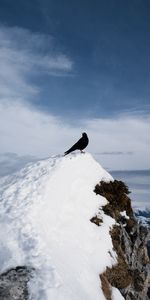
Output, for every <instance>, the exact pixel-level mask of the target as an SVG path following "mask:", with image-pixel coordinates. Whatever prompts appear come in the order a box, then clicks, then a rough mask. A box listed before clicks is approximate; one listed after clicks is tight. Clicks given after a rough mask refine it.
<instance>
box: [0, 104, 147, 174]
mask: <svg viewBox="0 0 150 300" xmlns="http://www.w3.org/2000/svg"><path fill="white" fill-rule="evenodd" d="M149 127H150V119H149V118H145V119H142V118H141V119H138V118H136V117H134V118H131V117H119V118H117V119H95V120H84V121H83V122H82V124H80V125H79V126H78V127H77V126H71V125H69V124H68V123H67V122H65V121H63V120H61V119H60V118H58V117H55V116H53V115H50V114H45V113H43V112H40V111H37V110H36V109H35V108H34V107H33V106H30V105H29V104H28V105H26V104H25V103H20V102H8V103H6V102H5V103H1V104H0V128H1V129H0V135H1V148H0V153H5V152H14V153H17V154H18V155H33V156H37V157H47V156H50V155H56V154H63V153H64V151H65V150H67V148H68V147H70V146H71V145H72V144H73V143H74V142H76V140H77V139H78V138H79V137H80V134H81V132H83V131H87V133H88V135H89V138H90V144H89V146H88V151H90V152H91V153H92V154H93V155H94V156H95V157H96V158H97V160H99V161H100V163H101V164H102V165H103V166H104V167H107V168H109V169H126V170H127V169H148V168H150V161H149V145H150V137H149V135H148V132H149ZM116 151H118V152H123V153H126V154H128V153H130V152H132V155H114V154H113V153H115V152H116ZM105 152H106V153H107V154H106V155H99V154H98V153H105ZM108 152H110V155H109V153H108ZM96 153H97V154H96Z"/></svg>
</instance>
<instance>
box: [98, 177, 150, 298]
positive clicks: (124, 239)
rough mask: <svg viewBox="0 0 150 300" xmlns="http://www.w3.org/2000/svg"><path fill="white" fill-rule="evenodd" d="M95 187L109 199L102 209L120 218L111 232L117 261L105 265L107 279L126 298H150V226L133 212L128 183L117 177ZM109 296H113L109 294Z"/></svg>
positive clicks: (115, 217)
mask: <svg viewBox="0 0 150 300" xmlns="http://www.w3.org/2000/svg"><path fill="white" fill-rule="evenodd" d="M94 191H95V193H96V194H99V195H102V196H104V197H105V198H106V199H107V200H108V201H109V202H108V204H106V206H104V207H103V210H104V212H105V213H106V214H108V215H110V216H111V217H113V218H114V219H115V220H116V222H117V224H116V225H115V226H114V227H113V229H112V230H111V232H110V233H111V237H112V243H113V247H114V250H115V251H116V253H117V255H118V263H117V265H115V266H113V267H112V268H107V269H106V271H105V272H104V273H103V275H104V276H105V280H106V278H107V280H108V282H109V284H110V285H111V286H114V287H116V288H118V289H119V290H120V292H121V293H122V295H123V297H124V298H125V299H126V300H148V299H150V290H149V287H150V261H149V257H148V251H147V242H148V239H149V238H150V236H149V232H148V229H147V228H146V227H144V226H142V225H141V224H139V223H138V221H137V220H136V218H135V216H134V213H133V210H132V207H131V201H130V198H129V197H128V194H129V191H128V188H127V186H126V185H125V184H124V183H123V182H122V181H117V180H115V181H114V182H110V183H106V182H100V184H98V185H96V187H95V190H94ZM123 211H126V213H127V216H128V218H126V217H124V216H122V214H121V212H123ZM100 277H101V276H100ZM109 289H110V286H109ZM105 294H106V292H105ZM106 299H110V296H109V297H108V298H106Z"/></svg>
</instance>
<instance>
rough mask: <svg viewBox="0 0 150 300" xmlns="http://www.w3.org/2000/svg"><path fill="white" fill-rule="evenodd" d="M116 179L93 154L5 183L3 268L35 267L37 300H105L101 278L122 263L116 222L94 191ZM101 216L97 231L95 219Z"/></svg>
mask: <svg viewBox="0 0 150 300" xmlns="http://www.w3.org/2000/svg"><path fill="white" fill-rule="evenodd" d="M101 180H104V181H110V180H113V178H112V177H111V176H110V175H109V174H108V173H107V172H106V171H105V170H104V169H103V168H102V167H101V166H100V165H99V164H98V163H97V162H96V161H95V160H94V159H93V158H92V156H91V155H90V154H74V155H73V154H71V155H70V156H66V157H53V158H49V159H46V160H42V161H39V162H37V163H34V164H30V165H28V166H27V167H26V168H24V169H22V170H21V171H20V172H18V173H16V174H14V175H13V176H8V177H5V178H3V179H1V181H0V221H1V228H3V230H2V232H1V234H0V243H1V246H0V253H1V255H0V257H1V258H0V268H1V272H4V271H6V270H7V269H9V268H11V267H16V266H18V265H26V266H31V267H33V268H34V270H35V276H34V277H33V279H32V280H31V282H30V283H29V287H30V296H31V298H33V299H34V300H38V299H42V300H44V299H46V300H83V299H86V300H93V299H94V300H100V299H101V300H103V299H105V297H104V295H103V292H102V290H101V288H100V279H99V274H100V273H102V272H103V271H104V270H105V268H106V266H112V264H114V263H115V262H116V254H115V252H114V251H113V246H112V241H111V237H110V235H109V231H110V228H111V226H112V225H113V224H114V223H115V221H114V220H113V219H112V218H111V217H109V216H107V215H105V214H104V212H103V211H102V210H101V207H102V206H103V205H105V204H106V203H107V200H106V199H105V198H104V197H102V196H99V195H96V194H95V193H94V192H93V190H94V187H95V185H96V184H97V183H98V182H99V181H101ZM96 214H99V215H100V216H101V218H102V220H103V223H102V224H101V226H99V227H98V226H96V225H95V224H93V223H91V222H90V219H91V218H92V217H93V216H94V215H96Z"/></svg>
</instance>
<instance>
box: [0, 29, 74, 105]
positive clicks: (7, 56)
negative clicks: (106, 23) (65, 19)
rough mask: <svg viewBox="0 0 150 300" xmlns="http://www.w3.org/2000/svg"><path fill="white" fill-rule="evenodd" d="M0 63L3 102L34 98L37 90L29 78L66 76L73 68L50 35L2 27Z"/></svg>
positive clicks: (0, 89)
mask: <svg viewBox="0 0 150 300" xmlns="http://www.w3.org/2000/svg"><path fill="white" fill-rule="evenodd" d="M0 64H1V67H0V97H1V99H2V98H7V100H8V99H12V98H13V99H16V98H26V100H27V98H30V97H33V96H35V95H36V94H37V93H38V92H39V88H38V87H37V86H36V85H34V84H33V83H31V82H32V80H31V79H32V76H33V75H34V76H35V75H38V74H39V73H40V72H44V73H46V74H47V75H51V76H62V75H65V74H67V75H68V73H69V74H70V72H71V71H72V68H73V62H72V60H71V59H70V58H69V57H68V56H67V55H65V53H62V52H61V51H60V50H58V49H57V47H56V46H55V42H54V39H53V38H52V37H51V36H49V35H44V34H39V33H33V32H31V31H29V30H27V29H22V28H18V27H12V28H10V27H5V26H0Z"/></svg>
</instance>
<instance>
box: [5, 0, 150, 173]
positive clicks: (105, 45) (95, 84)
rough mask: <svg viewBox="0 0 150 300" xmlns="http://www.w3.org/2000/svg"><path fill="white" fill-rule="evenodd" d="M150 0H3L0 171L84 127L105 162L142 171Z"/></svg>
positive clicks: (147, 139)
mask: <svg viewBox="0 0 150 300" xmlns="http://www.w3.org/2000/svg"><path fill="white" fill-rule="evenodd" d="M149 15H150V2H149V1H148V0H126V1H123V0H108V1H104V0H103V1H102V0H94V1H92V0H88V1H87V0H86V1H85V0H82V1H79V0H77V1H72V0H68V1H67V0H63V1H60V0H55V1H54V0H26V1H23V0H19V1H11V0H1V1H0V66H1V67H0V137H1V146H0V163H1V174H3V175H4V174H6V173H7V172H9V170H10V169H11V170H15V168H16V165H18V167H21V166H22V164H23V163H26V162H27V161H30V160H32V161H33V160H34V159H35V160H36V159H37V158H44V157H48V156H51V155H57V154H63V153H64V151H66V150H67V149H68V148H69V147H70V146H71V145H72V144H73V143H75V142H76V141H77V140H78V139H79V138H80V136H81V133H82V132H83V131H86V132H87V133H88V136H89V140H90V143H89V146H88V148H87V151H89V152H91V153H92V154H93V156H94V157H95V158H96V159H97V160H98V161H99V162H100V163H101V164H102V165H103V167H105V168H106V169H108V170H109V169H110V170H149V169H150V158H149V146H150V134H149V133H150V100H149V97H150V59H149V53H150V18H149Z"/></svg>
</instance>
